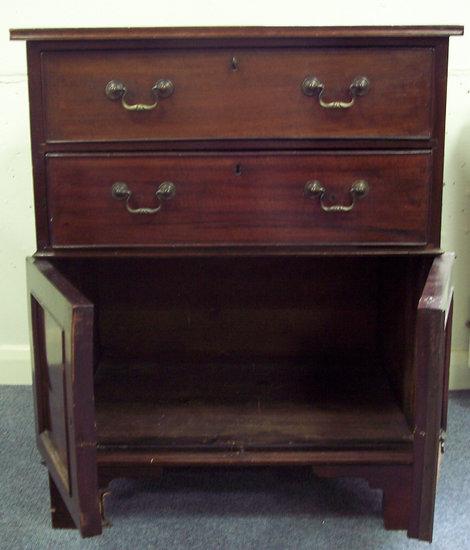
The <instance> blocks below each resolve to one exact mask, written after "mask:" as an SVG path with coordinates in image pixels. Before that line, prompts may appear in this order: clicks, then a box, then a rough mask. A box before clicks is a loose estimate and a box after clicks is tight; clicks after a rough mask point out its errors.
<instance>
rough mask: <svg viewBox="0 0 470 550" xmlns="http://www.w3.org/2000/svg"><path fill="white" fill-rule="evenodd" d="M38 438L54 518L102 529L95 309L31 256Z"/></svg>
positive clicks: (83, 528) (84, 530) (89, 531)
mask: <svg viewBox="0 0 470 550" xmlns="http://www.w3.org/2000/svg"><path fill="white" fill-rule="evenodd" d="M27 275H28V289H29V296H30V302H31V320H32V325H31V329H32V344H33V350H34V353H33V380H34V393H35V401H36V407H37V443H38V447H39V450H40V452H41V454H42V456H43V458H44V459H45V461H46V464H47V467H48V469H49V474H50V476H51V478H52V481H51V502H52V507H53V508H54V507H57V506H58V507H59V510H58V511H57V512H54V511H53V513H52V519H53V523H56V522H57V523H59V524H63V523H69V521H68V516H67V514H66V513H65V512H64V507H66V508H67V510H68V513H69V515H70V516H71V518H73V521H74V523H75V525H76V526H77V527H78V528H79V529H80V532H81V534H82V536H92V535H96V534H99V533H101V517H100V513H99V507H98V497H97V469H96V433H95V425H94V407H93V378H92V374H93V368H92V366H93V360H92V355H93V351H92V343H93V339H92V335H93V306H92V304H91V303H90V302H88V301H87V300H86V299H85V298H84V297H83V296H82V295H81V294H80V293H79V292H78V291H77V290H76V289H75V288H74V287H73V286H72V285H71V284H70V283H69V282H68V281H67V279H65V278H64V277H63V276H62V275H61V274H60V273H59V272H58V271H57V270H56V269H54V267H53V266H52V265H51V264H50V263H49V262H47V261H44V260H33V259H29V260H28V263H27Z"/></svg>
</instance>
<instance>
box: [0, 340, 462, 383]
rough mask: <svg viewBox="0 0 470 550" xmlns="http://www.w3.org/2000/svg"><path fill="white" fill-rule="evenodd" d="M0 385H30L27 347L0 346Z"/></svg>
mask: <svg viewBox="0 0 470 550" xmlns="http://www.w3.org/2000/svg"><path fill="white" fill-rule="evenodd" d="M468 360H469V357H468V351H467V350H454V351H453V352H452V355H451V361H450V380H449V388H450V389H451V390H468V389H470V366H469V363H468ZM0 384H12V385H17V384H31V356H30V351H29V346H25V345H23V346H0Z"/></svg>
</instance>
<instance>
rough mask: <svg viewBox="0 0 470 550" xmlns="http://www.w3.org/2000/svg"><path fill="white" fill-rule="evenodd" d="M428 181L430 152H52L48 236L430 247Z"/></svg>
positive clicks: (63, 240)
mask: <svg viewBox="0 0 470 550" xmlns="http://www.w3.org/2000/svg"><path fill="white" fill-rule="evenodd" d="M430 174H431V153H427V152H417V153H404V152H401V153H397V152H395V153H382V152H381V153H375V152H374V153H347V152H345V153H315V154H312V153H289V154H287V153H285V154H264V153H263V154H261V153H244V154H146V155H143V154H142V155H140V154H139V155H84V156H78V155H76V156H74V155H50V156H48V158H47V177H48V189H47V193H48V209H49V231H50V240H51V245H52V246H56V247H62V246H175V245H176V246H178V245H180V246H195V245H196V246H232V245H233V246H237V245H318V244H356V243H359V244H371V245H379V244H381V245H383V244H397V245H399V244H406V245H423V244H425V242H426V237H427V220H428V202H429V186H430V180H431V178H430ZM165 182H166V184H165V185H163V186H162V184H164V183H165ZM168 182H171V184H172V185H169V184H168ZM117 183H119V184H120V185H118V186H116V184H117ZM123 183H124V184H126V186H123V185H122V184H123ZM307 184H308V185H307ZM113 190H114V195H113ZM157 191H158V193H157ZM173 192H174V195H173ZM142 208H143V209H144V212H142V211H141V210H140V211H139V209H142ZM156 209H158V211H156V212H155V211H154V210H156ZM148 210H151V212H152V213H150V212H148Z"/></svg>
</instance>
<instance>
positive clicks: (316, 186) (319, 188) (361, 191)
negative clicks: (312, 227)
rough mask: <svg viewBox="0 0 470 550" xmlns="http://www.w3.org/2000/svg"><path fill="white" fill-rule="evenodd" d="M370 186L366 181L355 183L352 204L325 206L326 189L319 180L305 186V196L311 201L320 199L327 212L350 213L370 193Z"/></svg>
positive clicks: (350, 191) (352, 191)
mask: <svg viewBox="0 0 470 550" xmlns="http://www.w3.org/2000/svg"><path fill="white" fill-rule="evenodd" d="M369 189H370V188H369V184H368V183H367V182H366V181H365V180H358V181H355V182H354V183H353V184H352V186H351V189H350V190H349V193H350V194H351V204H347V205H344V204H330V205H329V204H325V203H324V199H325V198H326V194H327V192H326V188H325V187H323V185H322V184H321V183H320V182H319V181H318V180H312V181H308V182H307V183H306V184H305V188H304V191H305V195H306V196H307V197H308V198H309V199H314V198H316V197H319V198H320V206H321V208H322V210H324V211H325V212H350V211H351V210H352V209H353V208H354V206H355V205H356V201H357V200H358V199H362V198H364V197H365V196H366V195H367V193H368V192H369Z"/></svg>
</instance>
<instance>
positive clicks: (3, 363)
mask: <svg viewBox="0 0 470 550" xmlns="http://www.w3.org/2000/svg"><path fill="white" fill-rule="evenodd" d="M0 384H12V385H17V384H31V355H30V351H29V346H26V345H23V346H0Z"/></svg>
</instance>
